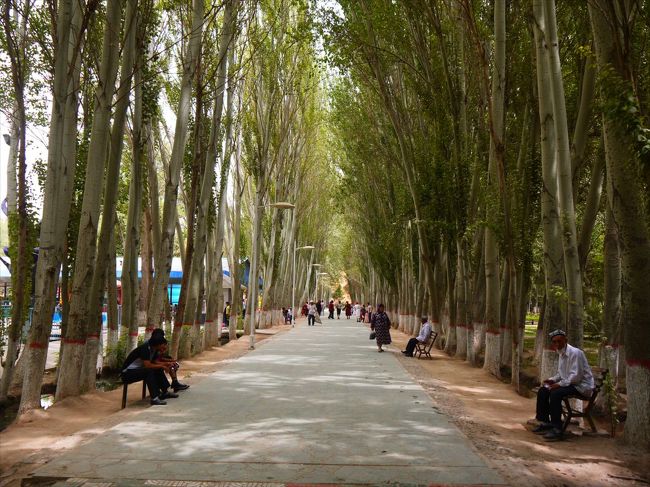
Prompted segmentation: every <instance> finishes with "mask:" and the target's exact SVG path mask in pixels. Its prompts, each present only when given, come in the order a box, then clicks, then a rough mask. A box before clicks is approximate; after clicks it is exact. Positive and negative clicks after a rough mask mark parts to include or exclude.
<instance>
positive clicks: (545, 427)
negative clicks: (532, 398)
mask: <svg viewBox="0 0 650 487" xmlns="http://www.w3.org/2000/svg"><path fill="white" fill-rule="evenodd" d="M551 429H553V425H552V424H551V423H540V424H539V425H538V426H537V428H533V430H532V431H533V433H535V434H536V435H543V434H546V433H548V431H549V430H551Z"/></svg>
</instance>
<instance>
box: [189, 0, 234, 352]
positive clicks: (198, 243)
mask: <svg viewBox="0 0 650 487" xmlns="http://www.w3.org/2000/svg"><path fill="white" fill-rule="evenodd" d="M236 3H237V1H236V0H230V1H228V2H227V3H226V6H225V11H224V17H223V28H222V30H221V39H220V40H219V57H218V60H219V65H218V68H217V95H216V98H215V101H214V108H213V114H212V127H211V129H210V143H209V146H208V152H207V155H206V158H205V163H204V167H203V179H202V181H201V194H200V198H199V204H198V205H197V215H196V222H197V223H196V235H195V240H194V255H193V256H192V259H191V262H190V265H189V276H190V279H189V287H188V296H187V304H186V307H185V311H184V317H183V323H186V324H188V323H189V324H192V331H191V336H190V337H188V338H190V340H189V341H188V342H187V343H186V347H185V349H184V351H183V355H184V356H189V355H191V354H192V353H198V352H199V351H200V350H199V349H198V342H199V340H198V339H199V337H200V329H201V325H200V323H197V321H196V319H195V318H196V314H197V308H198V306H199V284H200V280H199V278H200V269H201V268H202V267H203V262H204V258H205V253H206V249H207V241H208V210H209V205H210V199H211V197H212V186H213V185H214V161H215V160H216V159H217V156H218V154H219V153H220V152H221V151H220V148H221V144H220V143H221V140H222V138H221V137H220V133H221V119H222V114H223V100H224V96H225V92H226V73H227V67H228V49H229V48H230V45H231V41H232V35H233V22H234V19H235V16H234V15H233V9H234V8H235V7H236ZM226 143H227V144H228V141H226ZM229 158H230V154H229V153H226V154H225V156H224V157H222V161H221V180H220V191H219V196H218V198H219V201H218V204H219V207H218V209H217V211H218V217H217V223H216V225H217V227H216V232H217V241H216V251H217V253H218V254H219V263H218V265H219V267H221V254H222V248H223V232H224V222H225V216H226V215H225V204H224V203H225V192H226V188H227V181H228V172H229V167H230V161H229V160H228V159H229ZM221 282H223V277H221ZM220 288H221V286H219V285H218V289H220ZM219 293H220V294H222V293H221V291H219ZM218 299H219V301H218V302H219V306H218V307H220V303H221V299H220V297H219V296H218ZM192 344H193V345H194V350H193V351H192V350H191V349H190V347H191V345H192Z"/></svg>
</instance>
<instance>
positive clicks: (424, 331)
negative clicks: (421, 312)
mask: <svg viewBox="0 0 650 487" xmlns="http://www.w3.org/2000/svg"><path fill="white" fill-rule="evenodd" d="M429 338H431V323H429V319H428V318H427V317H426V316H423V317H422V326H421V327H420V334H419V335H418V336H417V338H411V339H410V340H409V342H408V343H407V344H406V350H402V353H403V354H404V355H406V356H407V357H412V356H413V351H414V350H415V345H417V343H418V342H420V343H427V342H428V341H429Z"/></svg>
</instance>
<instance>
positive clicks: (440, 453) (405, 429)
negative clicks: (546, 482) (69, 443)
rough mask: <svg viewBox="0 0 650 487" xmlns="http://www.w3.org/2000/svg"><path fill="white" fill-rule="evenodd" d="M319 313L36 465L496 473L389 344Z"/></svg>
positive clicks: (166, 473) (265, 473)
mask: <svg viewBox="0 0 650 487" xmlns="http://www.w3.org/2000/svg"><path fill="white" fill-rule="evenodd" d="M323 323H324V324H323V326H316V327H307V326H298V327H296V328H295V329H293V330H291V331H289V332H288V333H284V334H281V335H278V336H276V337H274V338H272V339H269V340H266V341H265V342H263V343H261V344H260V345H259V346H258V348H257V350H255V351H254V352H251V353H249V354H247V355H246V356H244V357H242V358H240V359H238V360H236V361H233V362H232V363H231V364H228V365H227V366H225V367H224V368H223V369H221V370H220V371H218V372H216V373H215V374H213V375H211V376H209V377H207V378H206V379H204V380H202V381H201V382H199V383H198V384H195V385H193V386H192V387H191V388H190V389H189V390H187V391H184V392H182V393H181V398H179V399H175V400H174V399H172V400H169V401H168V405H167V406H158V407H151V408H147V409H146V410H144V411H143V412H142V413H141V414H139V415H137V416H136V417H135V418H134V419H132V420H129V421H128V422H124V423H122V424H120V425H118V426H115V427H114V428H112V429H110V430H109V431H107V432H106V433H104V434H102V435H100V436H98V437H97V438H95V439H93V440H91V441H90V442H88V443H86V444H84V445H82V446H81V447H78V448H76V449H75V450H72V451H70V452H69V453H65V454H63V455H61V456H60V457H58V458H56V459H54V460H53V461H52V462H50V463H49V464H47V465H45V466H44V467H41V468H40V469H39V470H38V471H37V472H36V473H35V476H40V477H51V478H52V477H53V478H61V479H63V478H70V477H74V478H85V479H102V480H103V481H113V482H116V484H117V485H167V486H172V485H174V486H181V485H198V484H189V483H187V482H161V481H172V480H173V481H203V482H218V484H212V483H206V484H205V485H231V484H229V483H223V482H230V483H232V482H242V483H255V485H260V483H263V484H264V485H295V484H318V483H320V484H339V485H341V484H365V485H378V484H399V485H434V484H435V485H437V484H471V485H476V484H490V485H495V484H502V483H503V481H502V479H501V478H500V477H499V475H498V474H497V473H496V472H494V471H493V470H492V469H490V468H488V467H487V466H486V464H485V463H484V462H483V460H482V459H481V458H480V457H478V456H477V455H476V454H475V453H474V451H473V450H472V449H471V447H470V446H469V443H468V441H467V440H466V439H465V437H464V436H462V434H461V433H460V432H459V431H458V429H457V428H456V427H455V426H453V425H452V424H450V423H449V422H448V420H447V418H446V417H445V416H444V415H442V414H441V413H439V412H438V411H437V410H436V408H435V407H434V404H433V402H432V401H431V399H430V398H429V396H427V394H426V393H425V392H424V390H423V389H422V388H421V387H420V386H419V385H417V384H416V383H415V382H414V381H413V379H412V378H411V377H410V376H409V375H408V374H407V373H406V372H405V371H404V369H403V368H402V366H401V365H400V363H399V361H398V360H397V358H396V356H395V353H394V351H392V352H391V351H387V352H385V353H377V351H376V347H375V346H374V342H371V341H369V340H368V330H367V329H366V328H365V327H362V326H360V325H358V324H357V323H356V322H353V321H352V320H350V321H347V320H341V321H334V322H332V321H328V320H326V319H324V320H323ZM72 482H74V481H73V480H72V479H70V481H69V482H66V483H65V484H64V483H63V482H61V485H70V483H72ZM81 483H82V482H81V481H79V483H78V484H77V485H80V484H81ZM57 485H59V484H57ZM102 485H105V484H102ZM106 485H110V484H106Z"/></svg>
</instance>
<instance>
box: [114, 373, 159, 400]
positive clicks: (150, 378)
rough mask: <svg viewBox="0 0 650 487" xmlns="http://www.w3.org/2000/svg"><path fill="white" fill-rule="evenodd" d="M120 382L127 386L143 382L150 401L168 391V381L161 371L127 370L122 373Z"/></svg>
mask: <svg viewBox="0 0 650 487" xmlns="http://www.w3.org/2000/svg"><path fill="white" fill-rule="evenodd" d="M122 380H123V381H124V382H126V383H127V384H131V383H132V382H138V381H141V380H144V382H145V383H146V384H147V389H149V395H150V396H151V399H153V398H154V397H158V396H160V394H161V393H162V392H165V391H166V390H167V389H169V386H170V384H169V381H168V380H167V377H166V376H165V371H164V370H163V369H128V370H125V371H124V372H122Z"/></svg>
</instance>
